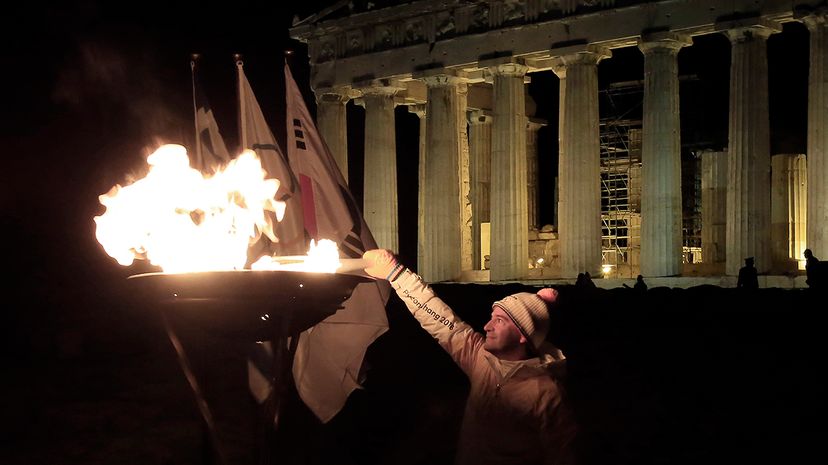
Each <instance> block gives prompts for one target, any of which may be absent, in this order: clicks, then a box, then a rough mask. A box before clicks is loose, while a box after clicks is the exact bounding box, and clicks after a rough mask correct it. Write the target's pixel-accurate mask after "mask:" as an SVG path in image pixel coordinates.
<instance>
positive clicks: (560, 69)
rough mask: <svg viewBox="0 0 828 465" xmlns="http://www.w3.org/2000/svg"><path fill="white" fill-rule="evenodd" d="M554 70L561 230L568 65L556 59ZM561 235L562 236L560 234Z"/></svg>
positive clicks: (557, 212) (557, 198) (557, 206)
mask: <svg viewBox="0 0 828 465" xmlns="http://www.w3.org/2000/svg"><path fill="white" fill-rule="evenodd" d="M555 62H556V63H555V64H554V65H553V66H552V71H553V72H554V73H555V76H557V77H558V160H559V163H558V175H557V176H556V177H555V199H554V201H555V215H554V218H555V228H556V230H557V231H558V232H560V224H561V178H562V177H563V175H562V172H561V171H560V170H561V169H563V165H561V164H560V159H561V157H562V156H563V148H564V146H563V135H564V98H565V97H566V66H565V65H564V64H563V60H562V59H560V58H556V59H555ZM559 237H560V236H559Z"/></svg>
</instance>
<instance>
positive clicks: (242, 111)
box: [233, 53, 249, 150]
mask: <svg viewBox="0 0 828 465" xmlns="http://www.w3.org/2000/svg"><path fill="white" fill-rule="evenodd" d="M233 59H234V60H236V69H237V70H238V88H239V141H240V142H241V150H245V149H247V148H249V147H248V146H247V122H246V121H245V117H244V115H246V114H247V109H246V108H245V103H244V100H245V98H244V89H243V87H242V78H243V74H244V69H243V67H244V62H243V61H242V57H241V54H239V53H236V54H234V55H233Z"/></svg>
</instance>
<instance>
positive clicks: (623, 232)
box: [600, 81, 643, 277]
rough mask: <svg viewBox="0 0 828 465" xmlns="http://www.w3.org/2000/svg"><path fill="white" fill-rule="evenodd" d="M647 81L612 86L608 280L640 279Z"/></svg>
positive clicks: (604, 157) (604, 132) (605, 236)
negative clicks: (643, 109) (643, 117)
mask: <svg viewBox="0 0 828 465" xmlns="http://www.w3.org/2000/svg"><path fill="white" fill-rule="evenodd" d="M642 91H643V82H642V81H632V82H620V83H614V84H610V86H609V87H608V88H606V89H604V90H602V91H601V98H602V103H605V107H604V111H602V114H605V115H606V116H604V117H602V118H601V120H600V140H601V225H602V233H601V264H602V267H603V272H604V275H605V276H613V277H635V276H636V275H637V274H638V256H639V250H640V248H639V244H640V230H641V229H640V225H641V202H640V199H641V182H640V179H641V119H640V112H641V99H642Z"/></svg>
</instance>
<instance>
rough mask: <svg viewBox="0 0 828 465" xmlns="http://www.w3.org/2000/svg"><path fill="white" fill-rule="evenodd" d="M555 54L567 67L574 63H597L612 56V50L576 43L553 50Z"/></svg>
mask: <svg viewBox="0 0 828 465" xmlns="http://www.w3.org/2000/svg"><path fill="white" fill-rule="evenodd" d="M552 53H553V54H558V55H557V56H558V57H559V58H560V60H561V64H562V65H563V66H565V67H568V66H572V65H597V64H598V63H599V62H600V61H601V60H603V59H604V58H610V57H612V51H610V49H608V48H606V47H601V46H598V45H576V46H574V47H565V48H562V49H557V50H552Z"/></svg>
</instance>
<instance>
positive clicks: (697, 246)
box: [290, 0, 828, 282]
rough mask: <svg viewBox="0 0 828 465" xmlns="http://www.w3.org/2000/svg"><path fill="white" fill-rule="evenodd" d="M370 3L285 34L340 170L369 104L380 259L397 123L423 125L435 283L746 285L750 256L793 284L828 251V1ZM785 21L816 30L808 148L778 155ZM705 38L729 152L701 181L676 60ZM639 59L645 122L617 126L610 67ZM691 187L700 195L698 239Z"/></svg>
mask: <svg viewBox="0 0 828 465" xmlns="http://www.w3.org/2000/svg"><path fill="white" fill-rule="evenodd" d="M357 3H358V4H357V5H355V3H354V2H348V1H341V2H338V3H336V4H332V5H331V6H330V7H328V8H326V9H324V10H322V11H319V12H318V13H317V14H315V15H312V16H310V17H308V18H305V19H297V20H295V21H294V26H293V27H292V28H291V30H290V34H291V37H293V38H294V39H297V40H300V41H302V42H304V43H306V44H307V46H308V55H309V59H310V68H311V77H310V80H311V82H310V84H311V88H312V89H313V91H314V92H315V94H316V98H317V104H318V106H317V120H318V126H319V129H320V132H321V133H322V135H323V137H324V138H325V140H326V142H327V144H328V146H329V148H330V149H331V152H332V154H333V155H334V156H335V158H336V159H337V163H339V166H340V168H341V169H342V170H343V172H344V173H346V174H347V163H348V159H347V145H348V142H347V134H348V125H349V121H348V120H347V117H346V104H347V103H348V102H349V101H351V100H356V101H358V102H359V103H360V105H362V106H363V107H364V109H365V122H364V124H365V147H364V160H365V161H364V164H365V167H366V170H367V169H369V167H370V170H371V171H372V173H373V175H372V176H365V179H364V181H363V182H364V186H363V192H364V194H363V196H364V215H365V218H366V221H367V223H368V225H369V226H370V228H371V230H372V232H373V233H374V236H375V237H376V239H377V242H378V244H379V246H380V247H385V248H390V249H394V250H396V249H397V248H398V246H399V243H398V238H399V231H398V221H397V216H398V212H397V205H398V199H397V180H398V176H411V175H412V174H409V173H397V162H396V146H395V142H394V140H395V138H394V134H395V133H394V131H395V120H394V118H395V116H394V109H395V107H396V106H399V105H405V106H408V108H409V110H410V111H411V112H413V113H415V114H416V115H418V116H419V117H420V120H421V123H420V147H419V165H418V166H419V172H418V174H417V176H418V186H419V188H418V200H419V202H418V205H419V207H418V209H419V211H418V251H417V254H418V263H417V269H418V272H419V273H420V274H421V275H422V276H423V277H424V278H425V279H426V280H428V281H432V282H434V281H444V280H490V281H509V280H524V279H547V278H550V279H551V278H563V279H571V278H574V277H575V276H576V275H578V274H579V273H582V272H589V273H591V274H592V275H593V276H601V275H604V276H608V277H633V278H634V277H635V276H636V275H638V274H642V275H643V276H644V277H646V278H660V277H672V276H682V275H684V276H687V275H688V272H687V270H688V264H690V265H696V264H697V265H698V266H696V267H695V268H693V269H695V270H696V272H697V273H698V272H699V270H701V272H702V274H704V273H706V274H708V275H718V276H734V275H736V274H738V271H739V268H740V267H741V266H742V264H743V261H744V259H745V258H747V257H754V259H755V264H756V267H757V269H758V271H759V273H760V274H765V275H782V274H785V273H788V274H791V273H795V272H796V270H797V268H799V269H801V266H802V262H801V260H802V258H803V257H802V251H803V250H804V249H805V248H806V246H807V247H808V248H810V249H811V250H812V251H813V253H814V254H815V255H816V256H817V257H820V258H824V257H828V231H826V225H828V192H826V187H825V185H824V180H825V179H826V175H828V163H826V156H828V153H826V150H828V131H826V117H827V116H826V114H827V113H828V61H826V51H827V50H828V33H826V28H827V27H828V26H826V17H828V6H826V2H825V1H823V0H819V1H816V0H810V1H807V0H803V1H790V0H788V1H784V0H762V1H756V0H731V1H728V2H721V1H717V0H661V1H635V0H465V1H463V0H419V1H409V2H404V1H391V0H385V1H382V0H377V1H375V2H373V3H370V2H368V3H366V2H361V3H359V2H357ZM789 22H801V23H803V24H804V26H805V27H807V31H808V35H809V39H808V40H809V47H810V49H809V71H808V90H807V92H808V108H807V127H808V129H807V148H806V153H804V154H803V153H792V154H774V155H773V156H772V154H771V148H770V129H769V108H768V98H769V97H768V59H767V40H768V38H769V37H770V36H771V35H772V34H780V33H783V32H782V29H783V25H784V24H785V23H789ZM711 34H721V35H723V36H726V37H727V38H728V39H729V42H730V57H731V65H730V81H729V82H730V87H729V105H728V138H727V141H728V142H727V144H726V147H720V148H719V149H718V150H712V149H708V150H700V151H698V152H697V153H696V157H697V159H698V163H696V165H697V173H696V174H695V176H694V177H690V178H688V177H687V176H684V177H683V176H682V160H681V153H680V152H681V143H682V141H681V133H680V130H679V125H680V121H681V117H682V112H681V109H680V108H679V83H680V80H681V79H680V76H679V73H678V65H677V56H678V53H679V51H680V50H682V49H683V48H686V47H692V46H693V41H694V38H698V37H699V36H706V35H711ZM626 48H637V49H638V51H639V53H641V54H642V55H643V75H644V79H643V82H642V83H640V86H639V87H640V91H641V93H642V99H643V104H642V106H641V118H640V120H636V121H627V122H625V123H624V124H622V125H620V126H618V125H616V126H614V127H612V128H609V127H608V125H605V124H603V123H602V120H601V117H600V116H599V94H600V92H601V90H599V85H598V66H599V63H601V62H602V60H606V59H608V58H610V57H612V56H613V52H614V51H615V52H616V53H617V52H618V51H619V49H626ZM549 71H551V72H554V74H555V76H557V79H558V80H559V98H558V102H559V108H558V141H557V142H558V153H557V154H556V157H557V170H556V173H540V172H539V171H538V162H537V160H538V152H537V150H538V144H537V132H538V129H539V128H540V127H542V126H543V125H544V124H547V122H546V121H543V120H540V119H538V118H535V117H534V113H533V111H534V109H533V106H534V103H533V101H532V99H531V98H529V97H528V95H527V93H526V88H527V83H528V82H529V81H530V79H531V77H532V75H533V73H541V72H549ZM619 127H620V128H621V129H622V130H619ZM806 160H807V166H806ZM687 179H691V180H692V179H696V180H697V181H698V182H697V183H698V186H697V187H696V189H695V191H697V193H698V203H699V205H700V208H698V209H697V210H698V212H699V213H698V218H696V222H697V225H698V226H697V227H696V228H695V230H694V232H692V233H688V232H687V231H688V230H689V229H693V228H687V227H685V226H684V224H683V217H682V183H683V181H684V183H685V186H684V187H685V188H687V187H692V186H688V185H687V184H688V181H687ZM553 180H554V183H555V188H554V189H553V191H554V192H555V194H554V198H553V199H548V198H545V199H539V197H538V186H539V184H540V183H541V182H545V183H548V182H553ZM691 182H692V181H691ZM539 203H545V204H549V203H554V210H555V224H554V225H551V226H549V225H541V224H538V223H539V221H538V213H537V212H538V204H539ZM684 222H685V223H686V221H684ZM683 231H684V234H683ZM688 234H692V235H693V240H690V241H689V240H688ZM698 262H700V263H698Z"/></svg>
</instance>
